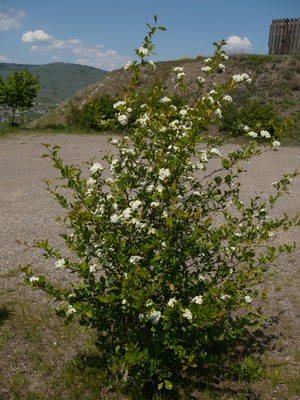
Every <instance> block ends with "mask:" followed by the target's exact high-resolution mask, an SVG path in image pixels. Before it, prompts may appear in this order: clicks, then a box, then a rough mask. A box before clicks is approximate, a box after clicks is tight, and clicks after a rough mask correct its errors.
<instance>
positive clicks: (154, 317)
mask: <svg viewBox="0 0 300 400" xmlns="http://www.w3.org/2000/svg"><path fill="white" fill-rule="evenodd" d="M147 317H148V320H150V321H152V322H153V323H154V324H157V323H158V321H159V320H160V317H161V312H160V311H156V310H153V311H151V312H150V313H149V314H148V316H147Z"/></svg>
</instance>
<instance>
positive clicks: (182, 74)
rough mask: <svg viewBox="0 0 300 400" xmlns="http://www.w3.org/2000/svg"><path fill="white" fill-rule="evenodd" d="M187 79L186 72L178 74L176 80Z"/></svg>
mask: <svg viewBox="0 0 300 400" xmlns="http://www.w3.org/2000/svg"><path fill="white" fill-rule="evenodd" d="M184 77H185V73H184V72H179V73H178V74H177V76H176V78H177V79H178V80H180V79H182V78H184Z"/></svg>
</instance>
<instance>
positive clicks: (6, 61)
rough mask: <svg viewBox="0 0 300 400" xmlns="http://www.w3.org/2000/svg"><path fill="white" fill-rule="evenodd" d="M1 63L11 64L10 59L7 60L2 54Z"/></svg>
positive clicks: (0, 56) (0, 55)
mask: <svg viewBox="0 0 300 400" xmlns="http://www.w3.org/2000/svg"><path fill="white" fill-rule="evenodd" d="M0 62H2V63H8V62H11V59H10V58H7V57H6V56H4V55H3V54H0Z"/></svg>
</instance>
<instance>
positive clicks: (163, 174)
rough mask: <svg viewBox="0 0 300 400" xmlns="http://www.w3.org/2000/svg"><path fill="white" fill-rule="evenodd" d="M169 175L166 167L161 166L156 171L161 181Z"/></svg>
mask: <svg viewBox="0 0 300 400" xmlns="http://www.w3.org/2000/svg"><path fill="white" fill-rule="evenodd" d="M170 175H171V172H170V170H169V169H168V168H161V169H160V170H159V173H158V179H160V180H161V181H163V180H164V179H165V178H168V177H169V176H170Z"/></svg>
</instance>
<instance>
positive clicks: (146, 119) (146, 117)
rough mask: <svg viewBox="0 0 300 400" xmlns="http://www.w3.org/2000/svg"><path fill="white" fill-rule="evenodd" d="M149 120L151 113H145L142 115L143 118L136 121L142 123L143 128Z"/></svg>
mask: <svg viewBox="0 0 300 400" xmlns="http://www.w3.org/2000/svg"><path fill="white" fill-rule="evenodd" d="M149 120H150V117H149V115H148V114H146V113H145V114H144V115H142V116H141V118H138V119H137V120H136V122H138V123H139V124H141V126H142V127H143V128H145V127H146V126H147V122H148V121H149Z"/></svg>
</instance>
